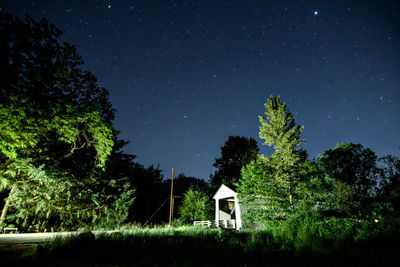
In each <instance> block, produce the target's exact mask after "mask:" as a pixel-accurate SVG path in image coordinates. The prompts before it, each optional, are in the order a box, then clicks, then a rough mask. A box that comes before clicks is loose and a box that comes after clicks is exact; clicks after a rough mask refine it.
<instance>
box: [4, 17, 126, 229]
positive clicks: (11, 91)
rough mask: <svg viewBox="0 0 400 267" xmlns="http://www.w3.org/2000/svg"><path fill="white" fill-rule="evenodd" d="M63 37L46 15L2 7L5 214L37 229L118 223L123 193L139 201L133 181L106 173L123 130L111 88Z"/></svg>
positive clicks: (123, 207)
mask: <svg viewBox="0 0 400 267" xmlns="http://www.w3.org/2000/svg"><path fill="white" fill-rule="evenodd" d="M60 35H61V31H60V30H58V29H57V28H56V27H55V26H54V25H53V24H51V23H49V22H48V21H47V20H46V19H42V20H40V21H35V20H34V19H32V18H31V17H29V16H27V17H26V18H25V20H20V19H18V18H16V17H13V16H10V15H7V14H4V13H0V36H1V39H0V75H1V79H0V166H1V170H0V184H1V185H2V188H3V189H6V190H9V195H8V197H7V199H6V204H5V206H4V208H3V212H2V216H1V219H2V220H4V219H5V218H6V212H7V209H8V210H9V211H10V216H8V220H9V221H14V222H16V223H21V220H23V223H22V225H28V224H29V225H30V226H32V227H33V226H34V227H36V228H37V229H45V228H47V227H48V226H49V225H54V226H59V227H62V226H65V225H66V224H68V223H69V224H72V223H73V222H75V223H80V224H82V223H90V222H98V221H99V219H100V218H103V219H106V220H108V221H110V220H116V221H118V220H119V219H118V218H117V213H114V215H112V213H113V212H114V211H115V212H119V213H120V212H121V211H122V210H125V211H124V212H127V209H128V207H127V206H129V205H125V204H122V203H121V199H124V201H123V202H125V203H126V204H129V203H132V201H131V200H133V196H132V194H133V189H132V188H131V187H130V183H129V181H127V180H126V179H125V180H124V179H123V178H122V177H121V178H120V179H113V178H112V177H110V176H109V175H108V176H107V175H104V174H102V173H104V171H105V168H106V162H107V159H108V157H109V156H110V155H111V152H112V149H113V145H114V140H115V135H116V131H115V130H114V129H113V127H112V120H113V118H114V110H113V108H112V106H111V103H110V102H109V100H108V92H107V90H106V89H104V88H101V87H99V86H98V85H97V80H96V77H95V76H94V75H93V74H91V73H90V72H89V71H86V70H83V69H81V68H80V66H81V65H82V64H83V61H82V59H81V57H80V56H79V55H78V54H77V53H76V49H75V47H74V46H71V45H69V44H67V43H60V42H59V41H58V37H59V36H60ZM111 188H114V191H113V190H111ZM110 190H111V191H113V192H114V196H111V197H110V196H105V194H106V191H110ZM121 190H122V191H123V192H122V191H121ZM108 193H109V192H108ZM32 196H33V197H32ZM28 200H29V201H28ZM118 203H120V205H118V206H119V207H121V209H119V208H117V207H116V206H115V205H117V204H118ZM112 210H114V211H112ZM118 217H119V218H125V217H126V216H125V215H123V216H121V214H119V215H118ZM1 222H2V221H1Z"/></svg>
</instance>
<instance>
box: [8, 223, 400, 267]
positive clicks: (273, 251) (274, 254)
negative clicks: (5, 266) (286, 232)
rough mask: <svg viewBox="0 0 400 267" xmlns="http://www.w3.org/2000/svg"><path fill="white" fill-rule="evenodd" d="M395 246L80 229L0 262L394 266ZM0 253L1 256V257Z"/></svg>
mask: <svg viewBox="0 0 400 267" xmlns="http://www.w3.org/2000/svg"><path fill="white" fill-rule="evenodd" d="M399 248H400V246H399V244H398V242H395V240H393V239H389V238H387V237H386V238H385V237H381V238H376V239H375V240H369V241H368V242H354V241H346V242H344V241H341V242H340V243H337V242H334V241H333V240H314V241H313V242H309V240H308V241H307V242H304V243H303V244H301V241H297V243H296V242H291V243H290V242H282V241H278V240H276V238H274V237H273V236H272V235H271V234H270V233H268V232H266V231H260V230H251V231H250V230H242V231H226V230H221V229H204V228H195V227H179V228H170V227H158V228H157V227H155V228H138V227H127V228H122V229H119V230H118V231H116V232H113V233H105V234H97V235H94V234H93V233H92V232H84V233H82V234H80V235H79V236H77V237H74V238H63V239H61V238H59V239H56V240H54V241H52V242H49V243H44V244H40V245H37V246H34V247H29V248H26V249H25V250H23V251H21V250H20V251H19V253H18V254H14V257H12V258H9V259H8V262H7V261H4V260H7V259H5V258H4V257H3V258H2V260H3V262H5V263H10V264H11V263H13V264H26V265H42V266H43V265H46V266H50V265H64V266H65V265H74V266H85V265H99V266H105V265H112V266H132V265H134V266H148V265H161V266H172V265H179V266H205V265H206V266H228V265H229V266H339V265H344V264H346V265H349V264H350V265H354V266H389V265H393V266H396V265H397V264H395V261H394V260H396V259H397V258H398V255H397V254H398V251H399ZM3 256H4V255H3Z"/></svg>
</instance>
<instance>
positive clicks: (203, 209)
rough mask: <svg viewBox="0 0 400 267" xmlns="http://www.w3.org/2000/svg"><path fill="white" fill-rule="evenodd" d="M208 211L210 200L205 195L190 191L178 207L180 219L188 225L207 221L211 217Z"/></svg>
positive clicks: (209, 209)
mask: <svg viewBox="0 0 400 267" xmlns="http://www.w3.org/2000/svg"><path fill="white" fill-rule="evenodd" d="M210 211H211V207H210V200H209V198H208V197H207V195H206V194H204V193H202V192H198V191H193V190H192V189H189V190H188V191H187V192H186V193H185V194H184V199H183V202H182V205H181V206H180V207H179V214H180V216H181V219H183V220H184V221H185V222H188V223H192V222H193V221H196V220H207V219H209V218H210V217H211V216H212V215H211V214H210Z"/></svg>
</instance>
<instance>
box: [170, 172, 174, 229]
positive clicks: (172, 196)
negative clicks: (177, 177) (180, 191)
mask: <svg viewBox="0 0 400 267" xmlns="http://www.w3.org/2000/svg"><path fill="white" fill-rule="evenodd" d="M173 211H174V168H172V175H171V199H170V203H169V226H172V214H173Z"/></svg>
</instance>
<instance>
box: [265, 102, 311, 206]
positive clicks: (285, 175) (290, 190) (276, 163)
mask: <svg viewBox="0 0 400 267" xmlns="http://www.w3.org/2000/svg"><path fill="white" fill-rule="evenodd" d="M264 106H265V109H266V111H265V115H266V117H262V116H259V120H260V123H261V126H260V132H259V135H260V138H261V139H264V140H265V142H264V145H268V146H273V147H274V149H275V152H274V153H273V154H271V155H270V157H266V156H264V155H262V156H261V159H262V160H263V161H264V162H265V164H266V165H267V166H269V167H270V168H272V169H273V175H272V176H271V179H272V182H273V183H274V184H275V185H276V186H278V187H279V188H281V189H282V190H284V191H286V196H287V199H288V200H289V203H290V205H291V206H293V194H294V193H295V188H296V186H297V183H298V181H299V180H300V171H299V165H300V162H301V157H300V153H299V152H300V150H299V146H300V144H301V143H302V142H304V141H303V140H301V139H300V134H301V132H302V131H303V128H304V127H303V126H296V122H295V120H294V119H293V114H292V112H291V111H290V110H289V109H287V106H286V103H281V101H280V97H279V96H278V97H273V96H270V98H269V99H268V100H267V103H266V104H265V105H264Z"/></svg>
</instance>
